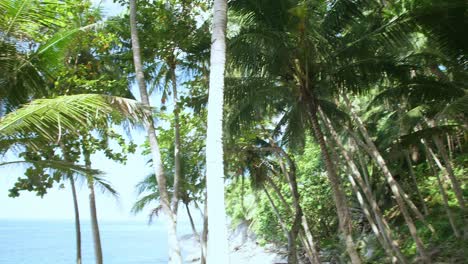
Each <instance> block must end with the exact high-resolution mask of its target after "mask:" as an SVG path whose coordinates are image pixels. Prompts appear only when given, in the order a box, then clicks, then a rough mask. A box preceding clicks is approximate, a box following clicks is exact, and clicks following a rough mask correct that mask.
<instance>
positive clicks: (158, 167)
mask: <svg viewBox="0 0 468 264" xmlns="http://www.w3.org/2000/svg"><path fill="white" fill-rule="evenodd" d="M136 8H137V7H136V0H130V29H131V38H132V49H133V61H134V64H135V73H136V79H137V83H138V88H139V90H140V96H141V102H142V104H143V105H145V106H148V107H150V106H151V105H150V101H149V96H148V91H147V90H146V83H145V77H144V74H143V64H142V59H141V52H140V43H139V40H138V30H137V21H136ZM146 130H147V132H148V138H149V142H150V147H151V154H152V158H153V167H154V172H155V176H156V182H157V184H158V190H159V194H160V203H161V206H162V210H163V212H164V214H165V215H166V217H167V218H168V219H167V220H168V230H167V231H168V240H169V263H173V264H182V255H181V253H180V246H179V241H178V240H177V215H174V213H173V212H172V210H171V205H170V201H169V194H168V192H167V187H166V186H167V185H166V177H165V175H164V167H163V164H162V160H161V152H160V149H159V144H158V140H157V138H156V131H155V129H154V120H153V119H152V118H151V119H150V120H149V121H148V124H147V126H146Z"/></svg>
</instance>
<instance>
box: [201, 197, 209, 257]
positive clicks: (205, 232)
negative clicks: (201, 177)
mask: <svg viewBox="0 0 468 264" xmlns="http://www.w3.org/2000/svg"><path fill="white" fill-rule="evenodd" d="M205 197H206V196H205ZM201 245H202V252H201V253H202V255H201V261H200V264H206V253H207V251H208V204H207V203H206V199H205V204H204V205H203V231H202V235H201Z"/></svg>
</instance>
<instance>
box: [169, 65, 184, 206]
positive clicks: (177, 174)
mask: <svg viewBox="0 0 468 264" xmlns="http://www.w3.org/2000/svg"><path fill="white" fill-rule="evenodd" d="M174 61H175V59H174ZM171 79H172V96H173V100H174V110H173V112H174V192H173V194H172V211H173V213H174V215H177V208H178V205H179V193H180V183H181V181H182V174H181V165H180V152H181V144H180V121H179V112H180V110H179V96H178V95H177V76H176V63H175V62H173V63H172V64H171Z"/></svg>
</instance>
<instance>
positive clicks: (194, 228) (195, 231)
mask: <svg viewBox="0 0 468 264" xmlns="http://www.w3.org/2000/svg"><path fill="white" fill-rule="evenodd" d="M184 205H185V210H186V211H187V215H188V217H189V221H190V227H191V228H192V232H193V235H194V236H195V238H196V239H197V241H198V242H200V235H199V234H198V232H197V228H196V227H195V222H194V221H193V217H192V213H191V212H190V208H189V205H188V203H184ZM200 245H201V243H200Z"/></svg>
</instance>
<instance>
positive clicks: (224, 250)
mask: <svg viewBox="0 0 468 264" xmlns="http://www.w3.org/2000/svg"><path fill="white" fill-rule="evenodd" d="M226 26H227V1H226V0H215V1H214V4H213V29H212V30H213V33H212V37H211V43H212V44H211V58H210V64H211V65H210V85H209V86H210V87H209V97H208V128H207V139H206V188H207V203H208V252H207V263H208V264H216V263H223V264H224V263H229V255H228V242H227V228H226V210H225V207H224V164H223V142H222V140H223V90H224V70H225V63H226Z"/></svg>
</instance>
